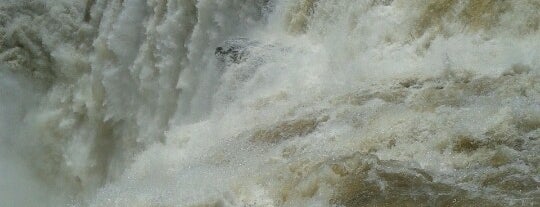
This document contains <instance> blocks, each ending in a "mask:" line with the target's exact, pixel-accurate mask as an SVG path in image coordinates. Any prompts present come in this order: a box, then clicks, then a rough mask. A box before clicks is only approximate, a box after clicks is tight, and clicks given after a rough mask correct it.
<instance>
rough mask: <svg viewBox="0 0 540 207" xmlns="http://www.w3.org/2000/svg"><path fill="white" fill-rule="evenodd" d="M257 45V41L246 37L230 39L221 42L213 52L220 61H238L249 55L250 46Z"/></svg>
mask: <svg viewBox="0 0 540 207" xmlns="http://www.w3.org/2000/svg"><path fill="white" fill-rule="evenodd" d="M258 45H259V43H258V42H256V41H252V40H250V39H247V38H236V39H231V40H227V41H225V42H223V44H222V45H221V46H219V47H217V48H216V51H215V54H216V57H217V58H218V60H219V61H221V62H226V63H240V62H242V61H244V60H245V59H246V57H247V56H248V55H249V50H250V48H252V47H256V46H258Z"/></svg>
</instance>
